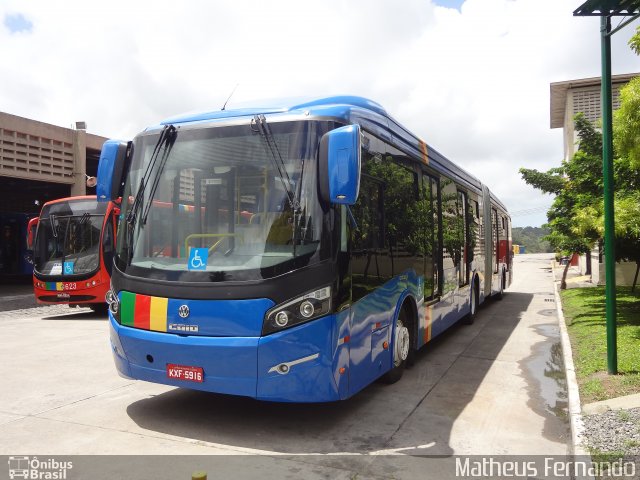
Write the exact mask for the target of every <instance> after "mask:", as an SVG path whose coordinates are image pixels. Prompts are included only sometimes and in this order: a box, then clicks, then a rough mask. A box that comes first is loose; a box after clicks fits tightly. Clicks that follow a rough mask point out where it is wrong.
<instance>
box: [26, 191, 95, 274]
mask: <svg viewBox="0 0 640 480" xmlns="http://www.w3.org/2000/svg"><path fill="white" fill-rule="evenodd" d="M106 209H107V204H106V203H98V202H96V200H93V199H79V200H65V201H59V202H55V203H49V204H46V205H45V206H44V207H42V212H41V214H40V221H39V223H38V230H37V233H36V241H35V245H34V252H33V257H34V258H33V260H34V270H35V271H36V272H37V273H39V274H41V275H56V276H60V275H86V274H90V273H93V272H95V271H97V270H98V267H99V265H100V235H101V231H102V224H103V220H104V215H105V212H106Z"/></svg>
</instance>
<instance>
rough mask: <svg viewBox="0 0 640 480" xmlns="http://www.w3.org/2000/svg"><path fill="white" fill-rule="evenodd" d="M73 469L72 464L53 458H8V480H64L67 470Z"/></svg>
mask: <svg viewBox="0 0 640 480" xmlns="http://www.w3.org/2000/svg"><path fill="white" fill-rule="evenodd" d="M72 468H73V462H61V461H58V460H55V459H53V458H47V459H46V460H39V459H38V457H33V458H31V457H18V456H13V457H9V478H11V479H12V480H13V479H14V478H27V479H38V480H65V479H66V478H67V470H71V469H72Z"/></svg>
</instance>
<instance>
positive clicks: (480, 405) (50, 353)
mask: <svg viewBox="0 0 640 480" xmlns="http://www.w3.org/2000/svg"><path fill="white" fill-rule="evenodd" d="M550 260H551V257H550V256H549V255H521V256H517V257H516V258H515V272H516V273H515V280H514V283H513V285H512V286H511V288H510V289H509V290H508V291H507V292H506V294H505V296H504V299H503V300H502V301H489V302H486V303H485V305H483V307H482V308H481V309H480V312H479V315H478V317H477V320H476V322H475V323H474V324H473V325H471V326H465V325H459V326H455V327H454V328H452V329H451V330H450V331H449V332H447V333H446V334H444V335H443V336H441V337H440V338H438V339H436V340H434V341H433V342H432V343H430V344H428V345H427V347H426V348H425V349H423V350H422V351H421V352H420V354H419V355H418V359H417V362H416V365H415V366H414V367H412V368H411V369H409V370H407V371H406V372H405V375H404V377H403V378H402V379H401V380H400V382H398V383H396V384H394V385H390V386H389V385H384V384H381V383H375V384H373V385H371V386H369V387H367V388H366V389H365V390H364V391H362V392H361V393H359V394H358V395H356V396H355V397H353V398H351V399H349V400H347V401H344V402H339V403H331V404H312V405H291V404H277V403H275V404H274V403H263V402H258V401H254V400H251V399H246V398H240V397H230V396H223V395H215V394H207V393H203V392H197V391H190V390H184V389H176V388H172V387H166V386H161V385H154V384H149V383H143V382H136V381H131V380H126V379H123V378H120V377H119V376H118V375H117V374H116V370H115V367H114V365H113V360H112V358H111V351H110V347H109V340H108V323H107V321H106V317H105V316H103V315H100V314H95V313H93V312H91V311H90V310H88V309H69V308H68V307H61V306H49V307H36V306H34V303H33V298H32V297H29V292H28V289H26V290H25V289H24V288H22V289H21V288H17V287H16V288H14V289H13V290H10V289H8V288H9V287H6V286H4V290H3V286H0V326H1V327H2V340H1V344H0V345H1V348H0V364H1V365H2V368H3V375H2V381H1V388H0V455H10V456H17V455H32V456H33V455H37V456H38V458H41V459H45V458H64V456H66V455H104V454H107V455H116V456H114V457H92V456H89V457H70V458H72V459H73V461H74V462H75V470H71V471H70V472H69V474H68V475H67V478H69V479H73V478H89V476H90V478H154V479H155V478H176V479H177V478H187V479H188V478H190V477H189V476H190V475H191V472H192V471H194V470H198V469H204V470H207V471H208V472H209V478H219V477H221V476H223V477H229V476H231V477H233V478H355V477H356V476H357V478H454V477H455V475H454V471H453V470H452V469H453V466H452V465H453V464H452V463H451V462H452V461H453V459H454V458H455V457H451V456H452V455H565V454H566V453H567V448H568V442H569V439H570V434H569V427H568V423H567V419H566V385H565V381H564V369H563V365H562V352H561V347H560V343H559V331H558V323H557V322H558V320H557V317H556V313H555V305H554V303H552V302H553V283H552V282H553V279H552V277H551V270H550V267H549V263H550ZM119 455H134V456H130V457H121V456H119ZM167 455H184V457H168V456H167ZM191 455H194V456H193V457H192V456H191ZM202 455H205V457H203V456H202ZM435 456H440V457H447V458H448V460H447V458H445V459H444V460H443V459H442V458H439V457H435ZM427 471H428V472H430V473H431V474H433V475H435V476H432V475H431V474H429V475H428V476H425V472H427ZM83 472H85V473H83ZM86 472H89V473H86ZM118 472H120V474H121V473H122V472H127V475H126V476H125V477H119V473H118ZM134 472H135V475H134ZM5 473H6V471H5V470H4V468H3V467H2V466H0V478H2V475H4V474H5ZM214 473H215V476H213V474H214ZM436 473H437V475H436ZM74 474H75V475H80V476H74ZM85 475H86V477H85ZM449 475H450V476H449Z"/></svg>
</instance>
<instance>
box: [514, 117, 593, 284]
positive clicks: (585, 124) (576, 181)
mask: <svg viewBox="0 0 640 480" xmlns="http://www.w3.org/2000/svg"><path fill="white" fill-rule="evenodd" d="M574 120H575V126H576V131H577V133H578V137H579V146H578V151H577V152H576V153H575V155H574V156H573V158H571V159H569V160H565V161H563V162H562V164H561V165H560V167H555V168H551V169H549V170H548V171H546V172H539V171H537V170H535V169H528V168H521V169H520V174H521V175H522V178H523V180H524V181H525V182H526V183H528V184H529V185H531V186H533V187H534V188H536V189H538V190H541V191H543V192H544V193H549V194H553V195H555V199H554V201H553V204H552V205H551V208H550V209H549V211H548V212H547V219H548V221H549V222H548V223H547V225H546V227H548V228H549V230H550V233H549V235H547V236H546V237H545V240H547V241H549V243H550V244H551V246H552V247H554V248H555V249H556V250H558V251H560V252H562V253H563V254H567V255H570V254H573V253H578V254H582V253H590V251H591V247H592V246H593V244H594V243H595V242H596V241H597V240H598V239H599V238H600V237H601V235H600V233H599V231H598V230H597V229H595V228H580V225H579V224H578V219H579V217H578V214H579V212H581V211H583V210H584V209H585V208H589V207H592V206H593V205H594V203H597V202H598V199H601V198H602V193H603V183H602V173H601V172H602V157H601V154H602V136H601V134H600V133H599V132H598V131H597V130H596V129H595V127H594V126H593V125H592V124H591V123H590V122H589V121H588V120H587V119H586V118H585V117H584V115H583V114H581V113H579V114H578V115H576V116H575V118H574ZM568 270H569V263H568V262H567V265H566V266H565V269H564V272H563V274H562V282H561V285H560V288H561V289H565V288H566V277H567V272H568Z"/></svg>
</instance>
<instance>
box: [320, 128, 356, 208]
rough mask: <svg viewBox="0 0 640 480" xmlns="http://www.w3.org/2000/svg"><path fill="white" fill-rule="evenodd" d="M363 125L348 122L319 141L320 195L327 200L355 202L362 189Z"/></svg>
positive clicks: (337, 203) (349, 203)
mask: <svg viewBox="0 0 640 480" xmlns="http://www.w3.org/2000/svg"><path fill="white" fill-rule="evenodd" d="M360 163H361V160H360V126H359V125H347V126H345V127H340V128H336V129H335V130H331V131H330V132H327V133H325V134H324V135H323V136H322V139H321V140H320V164H319V181H320V196H321V198H322V200H323V201H324V202H325V203H328V204H330V205H331V204H333V205H353V204H355V203H356V200H357V199H358V192H359V190H360Z"/></svg>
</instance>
